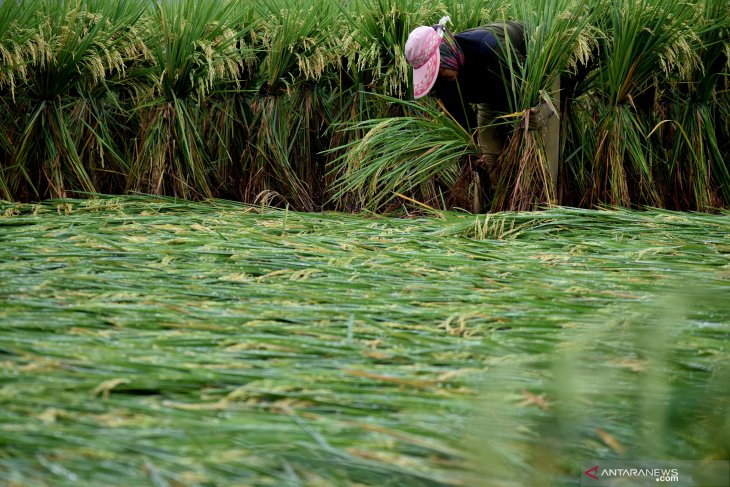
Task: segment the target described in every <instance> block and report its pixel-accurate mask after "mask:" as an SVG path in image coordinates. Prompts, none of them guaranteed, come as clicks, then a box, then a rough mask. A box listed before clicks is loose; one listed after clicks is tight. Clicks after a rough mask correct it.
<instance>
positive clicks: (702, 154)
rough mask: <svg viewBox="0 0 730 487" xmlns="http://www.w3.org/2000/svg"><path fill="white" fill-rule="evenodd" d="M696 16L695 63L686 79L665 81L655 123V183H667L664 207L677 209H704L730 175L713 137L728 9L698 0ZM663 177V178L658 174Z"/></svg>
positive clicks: (727, 189) (726, 189)
mask: <svg viewBox="0 0 730 487" xmlns="http://www.w3.org/2000/svg"><path fill="white" fill-rule="evenodd" d="M699 5H700V6H701V7H702V15H701V17H700V19H698V24H699V26H698V27H696V32H697V39H696V45H694V46H692V47H693V49H692V50H693V52H696V53H697V56H698V58H699V61H700V62H699V63H698V64H697V65H695V66H693V67H692V69H691V70H690V71H689V72H688V73H687V76H686V79H680V80H677V81H673V80H669V83H668V84H669V86H668V87H667V88H666V89H667V91H668V93H666V94H665V98H666V100H667V101H666V103H665V104H664V105H665V106H666V107H667V108H666V109H664V110H660V114H659V115H660V117H661V119H662V120H661V121H660V122H659V124H660V125H663V126H662V127H660V126H657V127H656V128H657V130H656V132H657V137H658V138H659V140H661V143H660V146H661V147H666V148H668V150H667V151H666V152H661V156H662V161H663V163H660V164H659V167H660V169H659V171H660V174H659V175H658V176H659V177H660V181H661V182H662V183H664V184H666V185H667V186H665V187H663V188H662V193H663V194H666V195H667V199H668V200H669V201H667V204H668V205H671V206H672V207H675V208H681V209H692V210H695V209H699V210H709V209H712V208H714V207H718V206H721V203H720V201H722V200H725V201H727V200H728V196H730V173H729V172H728V168H727V164H726V160H727V155H726V154H723V153H722V150H721V148H720V147H721V145H720V142H719V139H718V133H720V130H721V125H722V116H721V115H720V108H719V107H720V102H719V97H722V95H721V93H722V92H723V90H724V89H725V90H726V87H724V86H723V85H724V84H725V83H727V77H728V66H729V64H728V63H729V62H730V61H728V59H729V58H728V53H727V52H726V51H727V50H728V31H727V26H728V25H730V24H729V21H728V16H729V15H730V12H729V11H728V9H727V8H726V7H727V5H725V4H724V2H719V1H715V0H706V1H705V2H700V4H699ZM662 176H663V177H662Z"/></svg>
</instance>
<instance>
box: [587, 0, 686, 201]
mask: <svg viewBox="0 0 730 487" xmlns="http://www.w3.org/2000/svg"><path fill="white" fill-rule="evenodd" d="M699 12H700V9H699V8H698V7H697V5H696V4H694V3H692V2H683V1H680V2H674V1H671V2H670V1H664V0H622V1H619V2H611V3H610V5H609V6H608V7H607V14H608V23H607V26H606V29H607V31H608V32H609V40H608V42H607V44H606V52H605V55H604V56H602V57H601V65H600V68H599V69H600V73H599V76H598V83H599V103H597V104H596V108H597V111H596V115H595V116H596V130H595V132H594V133H595V134H596V136H595V139H588V140H587V141H586V142H588V143H589V144H590V147H591V148H595V149H594V150H595V152H594V154H595V155H594V159H593V163H592V172H591V176H590V177H591V181H592V184H593V188H592V190H591V201H592V202H593V203H599V202H607V203H611V204H621V205H628V204H630V203H632V202H636V203H642V204H649V205H656V206H661V205H662V200H663V195H661V194H659V192H658V191H657V187H656V182H655V178H654V176H653V173H654V168H656V167H657V165H658V164H659V161H658V160H657V151H656V148H655V147H653V146H652V145H651V144H650V143H648V142H647V140H646V136H647V135H648V134H649V132H650V130H651V128H652V127H651V126H650V121H651V117H650V115H651V113H652V110H653V107H654V104H655V103H656V102H657V101H658V98H657V96H658V92H657V82H658V79H659V78H660V77H663V76H678V77H679V78H680V79H686V77H687V75H688V73H690V72H691V71H692V70H693V69H696V68H697V67H698V66H699V63H700V60H699V58H698V56H697V53H696V52H695V51H693V50H692V43H693V42H694V40H695V39H696V33H695V31H694V30H693V26H694V25H696V24H697V23H698V22H700V19H699V17H698V13H699ZM657 68H659V70H657Z"/></svg>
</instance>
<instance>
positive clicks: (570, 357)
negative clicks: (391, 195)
mask: <svg viewBox="0 0 730 487" xmlns="http://www.w3.org/2000/svg"><path fill="white" fill-rule="evenodd" d="M0 215H2V216H1V217H0V485H9V486H66V485H68V486H79V485H99V486H113V485H119V486H127V485H130V486H132V485H134V486H136V485H152V486H188V485H189V486H223V485H241V486H243V485H271V486H280V485H285V486H289V485H291V486H296V485H303V486H310V485H311V486H328V485H332V486H339V485H377V486H381V487H382V486H391V485H392V486H396V485H397V486H401V485H406V486H409V485H433V486H435V485H465V486H466V485H468V486H491V485H505V486H511V485H514V486H523V485H578V483H579V479H580V474H581V472H582V467H583V466H584V465H591V464H590V462H592V461H593V460H595V459H635V458H657V459H681V460H712V459H727V458H728V457H730V448H729V447H728V445H729V444H730V442H728V438H730V386H729V384H730V367H729V359H730V353H729V350H728V348H729V343H730V341H729V340H728V338H730V237H729V236H728V235H730V213H727V212H725V213H720V214H692V213H675V212H669V211H659V210H656V211H655V210H648V211H641V212H634V211H627V210H611V209H606V210H575V209H567V208H554V209H549V210H546V211H542V212H538V213H496V214H491V215H488V216H485V215H478V216H477V215H471V214H466V213H452V212H430V213H428V214H426V215H406V216H404V217H402V218H385V217H381V216H376V215H370V216H368V215H367V214H365V215H350V214H342V213H295V212H290V211H285V210H279V209H273V208H267V207H255V206H244V205H242V204H238V203H233V202H227V201H217V200H214V201H207V202H201V203H191V202H183V201H176V200H173V199H165V198H150V197H125V198H100V199H91V200H56V201H48V202H44V203H42V204H37V205H33V204H11V203H5V204H0Z"/></svg>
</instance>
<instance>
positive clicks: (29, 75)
mask: <svg viewBox="0 0 730 487" xmlns="http://www.w3.org/2000/svg"><path fill="white" fill-rule="evenodd" d="M4 5H13V6H14V7H15V8H18V9H22V8H24V7H28V8H30V9H32V11H33V15H32V16H31V17H26V20H27V21H28V22H29V25H28V26H26V28H27V29H31V25H34V26H36V27H34V28H33V37H32V38H30V39H28V40H27V41H26V42H25V45H24V46H22V47H18V49H19V50H21V52H22V51H24V52H25V59H24V61H23V63H22V68H18V69H17V72H18V73H19V75H20V76H21V77H22V78H23V79H24V82H23V84H22V86H16V88H15V90H14V91H15V97H16V98H17V99H16V101H15V102H14V104H15V105H16V106H17V107H22V110H18V109H17V108H16V109H15V110H14V111H15V112H16V113H18V112H22V113H23V114H22V116H21V118H20V120H19V127H18V132H17V134H13V135H12V136H13V138H14V141H13V147H14V153H13V154H12V159H11V162H10V164H9V165H8V167H6V168H5V171H4V180H5V181H6V183H7V186H8V188H9V190H10V191H11V192H12V193H13V194H19V195H30V194H33V195H35V196H36V197H47V196H64V195H66V194H67V192H68V191H69V190H74V191H79V190H81V191H92V192H93V191H96V190H97V185H96V184H95V182H94V180H95V179H96V176H97V173H98V171H103V170H104V163H105V160H106V161H108V162H113V161H114V157H113V155H114V151H113V150H112V151H111V154H110V157H107V158H105V157H104V155H105V154H107V153H109V151H107V150H106V148H108V147H113V141H110V140H108V139H105V134H104V133H103V132H101V131H95V130H93V125H94V124H95V120H94V119H95V115H98V114H99V111H98V110H96V107H98V105H99V104H104V103H105V101H104V97H105V96H106V91H105V90H104V89H103V83H104V80H105V79H106V78H107V76H109V75H111V74H113V73H120V72H122V71H123V69H124V62H125V58H126V56H133V55H134V53H135V47H134V46H135V42H136V40H137V39H135V29H134V28H133V26H134V24H135V22H136V19H137V17H138V16H139V13H140V9H139V4H137V3H135V2H122V1H116V2H94V1H88V2H81V1H63V2H60V3H59V2H47V1H39V2H31V3H30V4H29V5H22V4H20V3H16V2H7V3H5V4H4ZM3 8H5V7H3ZM11 134H12V131H11ZM84 150H92V151H93V152H94V154H95V155H96V156H97V157H96V160H93V163H92V164H88V161H87V160H82V157H81V156H80V153H81V152H83V151H84ZM116 162H120V161H116Z"/></svg>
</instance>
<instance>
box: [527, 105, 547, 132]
mask: <svg viewBox="0 0 730 487" xmlns="http://www.w3.org/2000/svg"><path fill="white" fill-rule="evenodd" d="M553 115H555V112H553V109H552V108H550V105H548V104H547V103H546V102H542V103H540V104H539V105H537V106H534V107H532V108H530V109H529V110H528V113H527V116H526V117H525V120H524V121H523V122H522V125H521V126H522V127H523V128H524V126H525V124H527V130H542V129H543V128H545V124H547V121H548V120H550V118H551V117H552V116H553Z"/></svg>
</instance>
